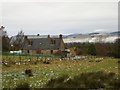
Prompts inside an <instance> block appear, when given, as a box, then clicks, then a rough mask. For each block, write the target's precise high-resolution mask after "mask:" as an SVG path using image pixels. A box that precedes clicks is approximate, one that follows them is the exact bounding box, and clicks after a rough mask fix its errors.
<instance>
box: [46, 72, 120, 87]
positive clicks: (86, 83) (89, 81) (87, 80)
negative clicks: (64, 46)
mask: <svg viewBox="0 0 120 90" xmlns="http://www.w3.org/2000/svg"><path fill="white" fill-rule="evenodd" d="M115 78H116V75H115V73H112V72H111V73H104V72H101V71H99V72H90V73H82V74H80V75H77V76H75V77H74V78H73V79H69V77H68V76H61V77H59V78H56V79H51V80H50V81H49V82H48V83H47V84H46V85H45V86H44V87H47V88H109V87H111V88H116V87H117V88H120V81H119V80H117V79H115ZM65 81H66V82H65Z"/></svg>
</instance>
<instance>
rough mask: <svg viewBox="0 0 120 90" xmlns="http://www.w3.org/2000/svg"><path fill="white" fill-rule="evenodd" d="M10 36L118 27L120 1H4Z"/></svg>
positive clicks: (114, 29)
mask: <svg viewBox="0 0 120 90" xmlns="http://www.w3.org/2000/svg"><path fill="white" fill-rule="evenodd" d="M2 25H3V26H5V30H6V31H7V33H8V35H11V36H12V35H16V34H17V33H18V32H19V31H20V30H23V32H24V33H25V34H33V35H37V34H40V35H45V34H47V35H48V34H52V35H58V34H75V33H91V32H112V31H117V30H118V3H117V2H74V1H73V2H64V1H62V2H48V1H47V2H3V3H2Z"/></svg>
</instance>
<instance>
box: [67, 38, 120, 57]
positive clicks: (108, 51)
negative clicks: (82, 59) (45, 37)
mask: <svg viewBox="0 0 120 90" xmlns="http://www.w3.org/2000/svg"><path fill="white" fill-rule="evenodd" d="M65 45H66V48H73V49H74V51H75V53H76V55H93V56H109V57H116V58H120V53H119V51H120V39H116V41H115V42H114V43H66V44H65Z"/></svg>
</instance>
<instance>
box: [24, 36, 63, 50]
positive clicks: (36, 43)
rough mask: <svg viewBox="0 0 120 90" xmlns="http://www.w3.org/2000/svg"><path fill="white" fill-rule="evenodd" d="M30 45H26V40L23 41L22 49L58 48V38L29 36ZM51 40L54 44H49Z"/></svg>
mask: <svg viewBox="0 0 120 90" xmlns="http://www.w3.org/2000/svg"><path fill="white" fill-rule="evenodd" d="M29 40H30V41H31V42H32V45H28V42H26V43H25V45H24V47H23V49H24V50H37V49H40V50H58V49H59V45H60V41H61V40H60V38H30V39H29ZM51 40H52V41H54V42H55V44H50V43H51Z"/></svg>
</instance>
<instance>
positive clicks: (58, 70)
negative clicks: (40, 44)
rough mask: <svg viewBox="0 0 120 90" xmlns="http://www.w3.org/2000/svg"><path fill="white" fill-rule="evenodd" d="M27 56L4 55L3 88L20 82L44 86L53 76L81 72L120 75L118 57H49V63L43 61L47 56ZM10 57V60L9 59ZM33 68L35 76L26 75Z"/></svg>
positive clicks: (74, 74) (36, 86) (70, 76)
mask: <svg viewBox="0 0 120 90" xmlns="http://www.w3.org/2000/svg"><path fill="white" fill-rule="evenodd" d="M31 58H32V59H30V58H29V57H25V56H21V57H19V56H3V61H4V64H3V66H2V75H3V76H2V80H3V88H15V87H16V86H17V85H18V84H20V83H23V82H27V83H28V84H29V85H30V87H32V88H42V87H43V86H44V85H45V84H46V83H47V82H48V81H50V79H51V78H53V79H55V78H58V77H61V76H63V75H68V76H69V78H73V77H74V76H76V75H79V74H81V73H88V72H98V71H103V72H106V73H109V72H113V73H115V74H116V75H118V59H115V58H111V57H104V58H103V57H91V56H87V57H86V58H83V59H78V60H72V59H64V60H62V59H60V58H49V59H48V58H47V59H48V61H49V63H48V64H46V63H43V61H44V60H45V59H46V58H40V57H39V58H37V57H31ZM7 59H8V60H7ZM26 69H31V70H32V74H33V76H30V77H29V76H27V75H25V73H24V72H25V70H26Z"/></svg>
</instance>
